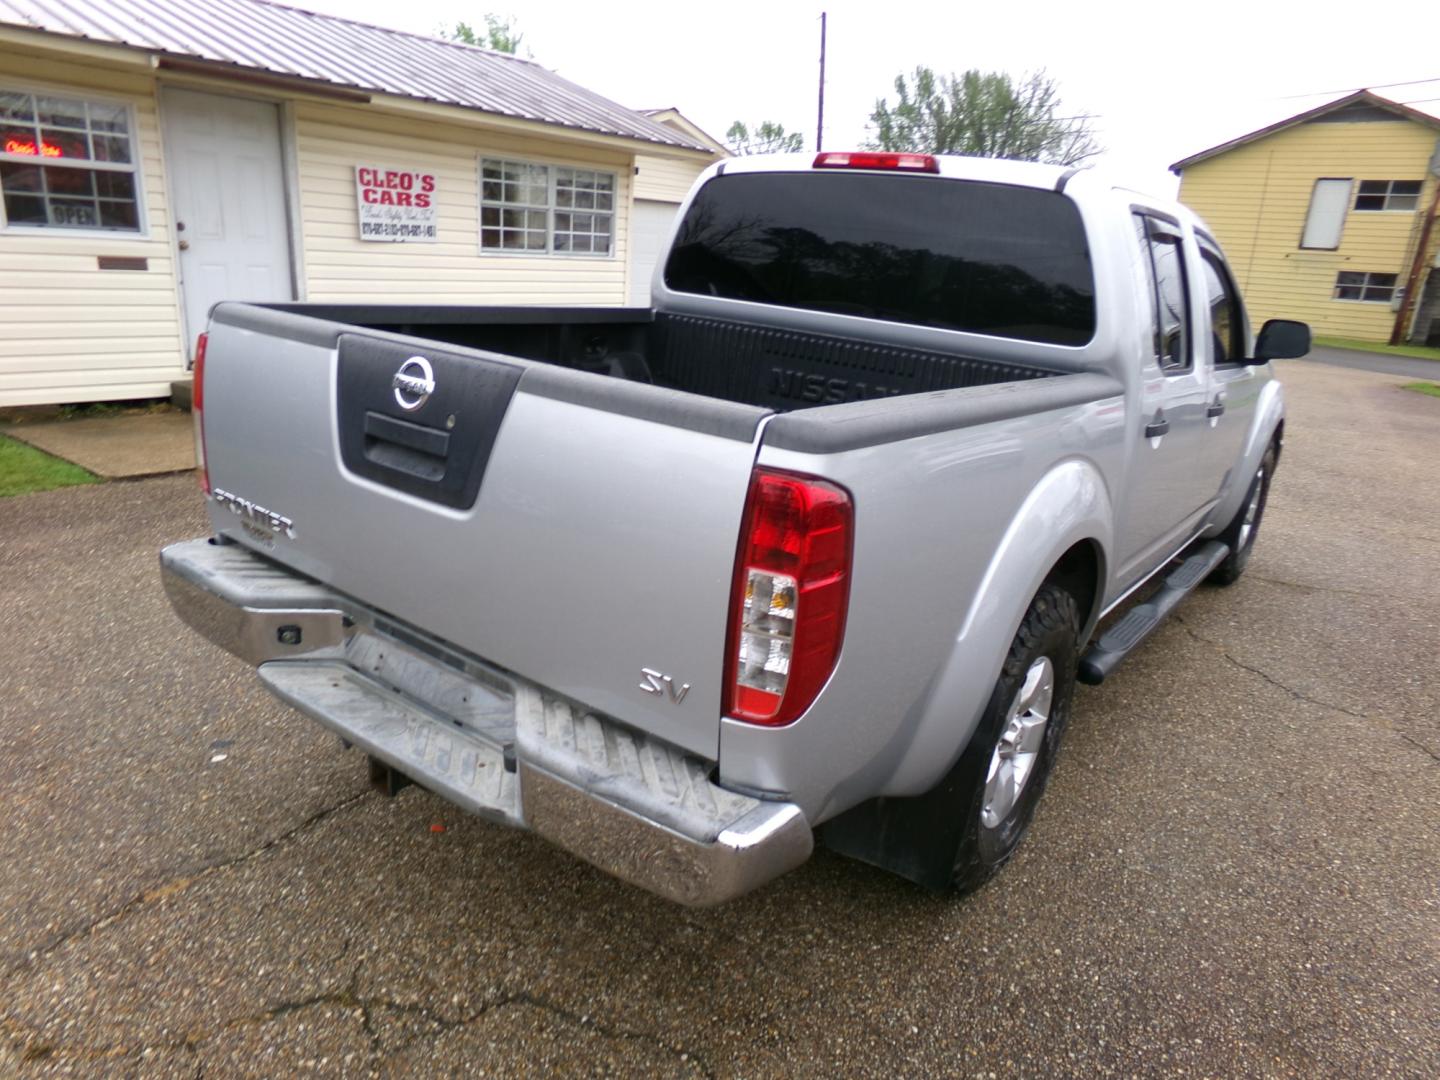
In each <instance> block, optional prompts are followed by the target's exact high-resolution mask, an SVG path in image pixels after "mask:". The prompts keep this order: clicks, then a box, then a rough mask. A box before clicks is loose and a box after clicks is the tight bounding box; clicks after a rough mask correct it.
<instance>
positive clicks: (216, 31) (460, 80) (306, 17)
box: [0, 0, 710, 151]
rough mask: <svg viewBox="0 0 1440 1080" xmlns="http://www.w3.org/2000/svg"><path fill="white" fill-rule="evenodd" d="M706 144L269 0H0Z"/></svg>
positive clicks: (558, 83) (340, 74)
mask: <svg viewBox="0 0 1440 1080" xmlns="http://www.w3.org/2000/svg"><path fill="white" fill-rule="evenodd" d="M5 23H9V24H13V25H16V26H22V27H27V28H29V29H34V30H43V31H46V32H48V33H52V34H63V35H66V36H68V37H80V38H88V39H89V40H91V41H98V42H105V43H110V44H116V45H125V46H130V47H132V48H136V49H144V50H147V51H150V52H155V53H164V54H168V55H170V56H176V57H187V58H192V59H195V60H205V61H212V62H216V63H223V64H234V65H237V66H239V67H242V68H248V69H251V70H254V71H262V72H268V73H271V74H274V75H284V76H291V77H294V78H299V79H309V80H314V81H319V82H324V83H330V84H333V85H336V86H345V87H352V88H354V89H357V90H368V91H373V92H379V93H385V94H396V95H399V96H401V97H407V98H417V99H419V100H422V101H434V102H438V103H440V104H444V105H458V106H460V107H462V108H466V109H478V110H480V111H482V112H487V113H496V114H499V115H501V116H511V117H517V118H519V119H522V120H533V121H536V122H537V123H542V124H556V125H559V126H561V127H567V128H578V129H580V130H583V131H594V132H600V133H603V134H606V135H618V136H621V137H622V138H627V139H639V140H641V141H644V142H648V143H659V144H662V145H666V146H675V147H682V148H684V149H687V150H705V151H709V149H710V148H709V147H707V146H704V145H702V144H700V143H698V142H695V141H694V140H692V139H690V138H688V137H687V136H685V135H684V134H682V133H681V132H678V131H676V130H674V129H673V128H669V127H666V126H665V125H663V124H660V123H657V122H656V121H654V120H651V119H650V118H649V117H647V116H643V115H641V114H640V113H638V112H634V111H632V110H630V109H627V108H625V107H624V106H623V105H617V104H616V103H615V102H613V101H609V100H607V99H606V98H603V97H601V96H600V95H599V94H594V93H591V92H590V91H589V90H586V89H584V88H583V87H580V86H576V85H575V84H574V83H572V82H570V81H569V80H568V79H564V78H561V77H560V76H559V75H557V74H555V73H554V72H553V71H549V70H547V69H545V68H544V67H541V66H540V65H539V64H537V63H535V62H534V61H533V60H522V59H520V58H519V57H515V56H508V55H506V54H504V53H497V52H491V51H490V50H488V49H481V48H477V47H476V46H473V45H462V44H460V43H458V42H452V41H442V40H441V39H439V38H431V37H425V36H423V35H420V34H410V33H406V32H404V31H401V30H387V29H384V28H382V27H379V26H370V25H368V24H366V23H358V22H352V21H351V20H349V19H341V18H336V17H335V16H332V15H317V14H315V13H314V12H309V11H302V10H300V9H299V8H292V7H284V6H282V5H280V4H274V3H270V2H269V0H0V24H5Z"/></svg>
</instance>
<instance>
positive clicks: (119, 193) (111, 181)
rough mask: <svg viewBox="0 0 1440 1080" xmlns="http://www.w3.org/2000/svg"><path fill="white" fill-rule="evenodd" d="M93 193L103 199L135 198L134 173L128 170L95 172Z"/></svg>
mask: <svg viewBox="0 0 1440 1080" xmlns="http://www.w3.org/2000/svg"><path fill="white" fill-rule="evenodd" d="M94 176H95V194H97V195H99V196H100V197H101V198H105V199H130V200H132V201H133V200H134V198H135V174H134V173H128V172H96V173H95V174H94Z"/></svg>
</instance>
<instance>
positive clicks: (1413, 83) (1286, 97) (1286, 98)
mask: <svg viewBox="0 0 1440 1080" xmlns="http://www.w3.org/2000/svg"><path fill="white" fill-rule="evenodd" d="M1432 82H1440V76H1437V77H1436V78H1433V79H1410V80H1409V81H1408V82H1392V83H1376V84H1375V85H1373V86H1352V87H1349V88H1348V89H1345V90H1316V91H1314V92H1312V93H1309V94H1285V95H1283V96H1281V97H1279V98H1277V99H1276V100H1278V101H1293V100H1294V99H1296V98H1307V97H1319V96H1320V95H1321V94H1357V93H1359V92H1360V91H1361V90H1389V89H1390V88H1391V87H1395V86H1419V85H1420V84H1421V83H1432Z"/></svg>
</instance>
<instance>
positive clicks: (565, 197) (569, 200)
mask: <svg viewBox="0 0 1440 1080" xmlns="http://www.w3.org/2000/svg"><path fill="white" fill-rule="evenodd" d="M555 205H556V206H574V205H575V193H574V192H573V191H571V190H570V189H569V188H566V187H559V186H558V185H557V186H556V188H555Z"/></svg>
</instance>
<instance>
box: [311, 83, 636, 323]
mask: <svg viewBox="0 0 1440 1080" xmlns="http://www.w3.org/2000/svg"><path fill="white" fill-rule="evenodd" d="M295 129H296V144H297V150H298V153H297V158H298V166H299V174H300V201H301V207H302V214H301V218H302V222H303V225H302V228H303V231H304V243H305V283H306V298H307V299H309V300H317V301H356V302H365V301H377V302H378V301H383V300H416V301H424V302H426V303H437V304H622V303H624V300H625V289H626V236H627V234H628V216H629V206H630V190H629V189H630V174H631V166H632V162H633V160H634V159H633V157H632V156H630V155H623V154H618V153H614V152H611V151H606V150H595V149H590V148H581V147H572V146H570V145H568V144H566V143H563V142H558V141H554V140H548V139H543V138H526V137H517V136H513V135H509V134H499V133H490V132H487V131H485V130H483V129H479V128H475V127H464V126H460V125H449V124H437V123H426V122H417V121H411V120H401V119H396V118H391V117H387V116H384V115H380V114H375V113H366V112H364V111H363V110H360V109H356V108H346V107H344V106H329V105H316V104H309V103H300V104H297V105H296V107H295ZM482 156H494V157H503V158H508V159H517V160H524V161H535V162H542V163H543V162H548V163H551V164H561V165H576V166H580V167H582V168H593V169H603V170H606V171H609V172H613V173H614V174H615V176H616V195H615V205H616V212H615V251H614V253H613V254H612V255H610V256H581V255H549V256H537V257H527V256H518V255H505V254H490V253H483V254H482V252H481V250H480V209H479V197H480V193H479V159H480V158H481V157H482ZM364 164H374V165H377V166H391V167H397V168H407V169H423V170H427V171H433V172H434V173H435V177H436V185H437V189H438V190H437V195H438V198H437V200H436V206H437V209H438V214H437V221H438V225H439V239H438V240H437V241H436V242H435V243H404V244H385V243H375V242H364V241H361V240H360V239H359V235H360V232H359V230H360V226H359V214H358V212H357V210H356V206H355V166H356V165H364Z"/></svg>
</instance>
